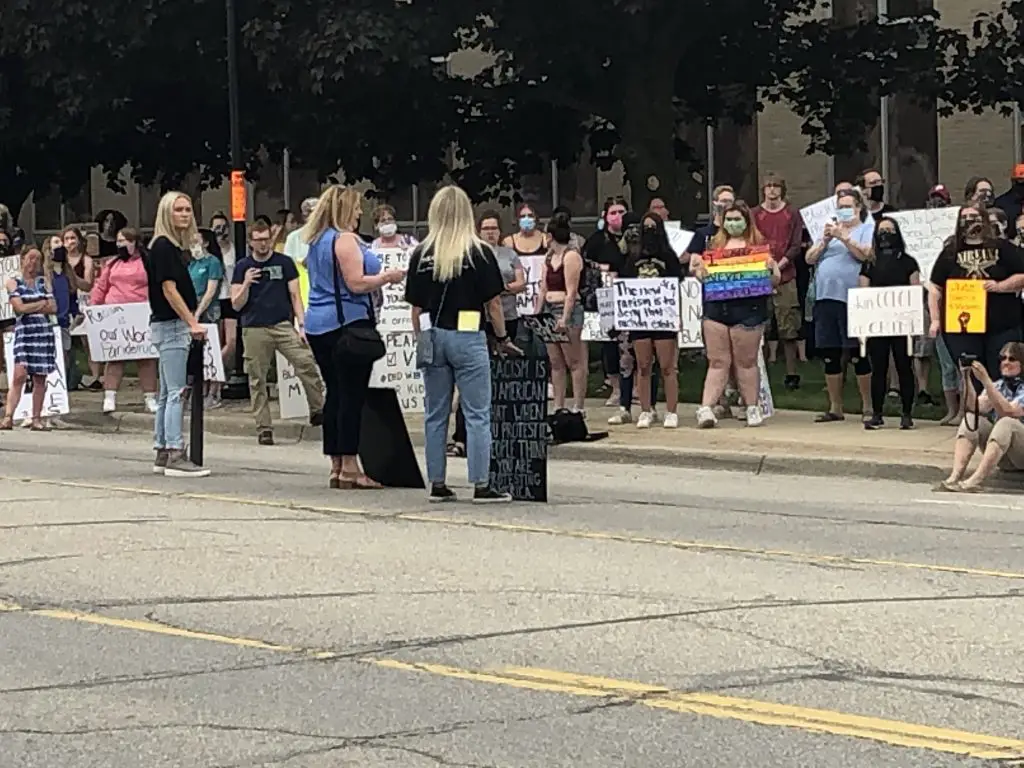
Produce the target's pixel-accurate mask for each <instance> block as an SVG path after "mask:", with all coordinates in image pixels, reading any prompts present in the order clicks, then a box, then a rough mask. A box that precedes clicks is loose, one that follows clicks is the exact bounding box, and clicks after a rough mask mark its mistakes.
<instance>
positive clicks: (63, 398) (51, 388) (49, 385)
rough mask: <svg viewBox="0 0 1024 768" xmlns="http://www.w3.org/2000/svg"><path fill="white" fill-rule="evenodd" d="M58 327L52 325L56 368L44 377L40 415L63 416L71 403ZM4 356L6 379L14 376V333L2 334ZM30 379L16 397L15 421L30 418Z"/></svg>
mask: <svg viewBox="0 0 1024 768" xmlns="http://www.w3.org/2000/svg"><path fill="white" fill-rule="evenodd" d="M60 336H61V332H60V328H59V327H56V326H54V328H53V341H54V349H55V351H56V363H57V369H56V370H55V371H53V372H52V373H50V375H49V376H47V377H46V394H45V395H44V396H43V410H42V415H43V416H44V417H46V416H63V415H64V414H66V413H70V412H71V404H70V402H69V400H68V384H67V378H66V374H65V371H64V352H63V349H62V346H61V338H60ZM4 358H5V362H6V363H7V376H8V381H10V380H11V379H13V378H14V334H13V333H5V334H4ZM31 390H32V381H31V377H29V380H28V381H27V382H26V383H25V388H24V390H22V392H21V396H20V397H19V398H18V406H17V408H15V409H14V419H15V421H24V420H25V419H31V418H32V391H31ZM16 396H17V393H15V392H13V391H10V392H8V393H7V397H16Z"/></svg>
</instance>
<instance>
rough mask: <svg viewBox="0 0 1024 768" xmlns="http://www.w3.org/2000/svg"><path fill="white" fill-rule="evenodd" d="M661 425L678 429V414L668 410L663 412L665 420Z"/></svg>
mask: <svg viewBox="0 0 1024 768" xmlns="http://www.w3.org/2000/svg"><path fill="white" fill-rule="evenodd" d="M663 426H664V427H665V429H678V428H679V414H678V413H676V412H675V411H669V412H668V413H666V414H665V421H664V424H663Z"/></svg>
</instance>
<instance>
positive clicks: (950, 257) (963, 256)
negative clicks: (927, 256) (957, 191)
mask: <svg viewBox="0 0 1024 768" xmlns="http://www.w3.org/2000/svg"><path fill="white" fill-rule="evenodd" d="M949 280H980V281H982V283H983V285H984V288H985V293H986V295H987V301H986V311H985V332H984V333H964V332H959V333H948V332H946V324H945V323H946V307H945V295H946V283H947V282H948V281H949ZM1021 289H1024V256H1022V254H1021V251H1020V249H1019V248H1017V246H1015V245H1014V244H1013V243H1011V242H1009V241H1008V240H999V239H998V238H997V237H996V236H995V234H994V233H993V231H992V226H991V224H990V223H989V218H988V212H987V211H986V209H985V208H984V207H983V206H982V205H968V206H964V207H963V208H961V209H960V216H959V218H958V219H957V225H956V233H955V234H954V235H953V237H952V238H950V239H949V240H948V241H946V244H945V246H944V247H943V249H942V253H940V254H939V258H938V260H936V262H935V266H934V267H933V268H932V274H931V288H930V289H929V293H928V308H929V310H930V314H931V328H930V329H929V333H930V334H931V336H932V337H933V338H934V337H935V336H938V335H939V333H940V332H941V333H942V336H943V338H944V339H945V341H946V346H947V347H948V348H949V354H950V357H952V358H953V361H954V363H956V364H957V365H961V367H963V365H962V358H963V356H964V355H968V356H969V357H970V356H973V358H974V359H977V360H979V361H980V362H981V364H982V365H984V366H985V368H986V369H987V370H988V372H989V375H990V376H992V377H993V378H996V377H998V376H999V352H1000V350H1001V349H1002V348H1003V347H1004V346H1005V345H1006V344H1008V343H1009V342H1011V341H1020V340H1021V312H1020V306H1019V302H1020V299H1019V298H1018V297H1017V293H1018V292H1020V290H1021Z"/></svg>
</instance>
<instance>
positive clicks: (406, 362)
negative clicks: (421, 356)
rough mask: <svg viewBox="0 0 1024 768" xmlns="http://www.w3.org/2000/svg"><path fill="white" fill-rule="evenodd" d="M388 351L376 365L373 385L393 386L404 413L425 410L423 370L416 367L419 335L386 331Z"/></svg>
mask: <svg viewBox="0 0 1024 768" xmlns="http://www.w3.org/2000/svg"><path fill="white" fill-rule="evenodd" d="M384 346H385V347H386V348H387V352H386V353H385V355H384V357H382V358H381V359H380V360H378V361H377V362H376V363H374V365H373V371H372V373H371V374H370V386H371V387H373V388H375V389H393V390H395V392H396V393H397V394H398V404H399V405H400V406H401V407H402V412H403V413H423V400H424V394H423V373H422V371H420V370H419V369H418V368H417V367H416V339H415V337H414V336H413V334H411V333H388V334H385V335H384Z"/></svg>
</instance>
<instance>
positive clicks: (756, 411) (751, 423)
mask: <svg viewBox="0 0 1024 768" xmlns="http://www.w3.org/2000/svg"><path fill="white" fill-rule="evenodd" d="M762 424H764V413H762V411H761V406H759V405H749V406H747V426H748V427H760V426H761V425H762Z"/></svg>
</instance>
